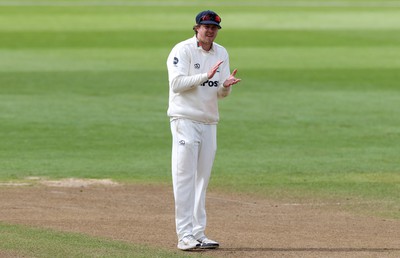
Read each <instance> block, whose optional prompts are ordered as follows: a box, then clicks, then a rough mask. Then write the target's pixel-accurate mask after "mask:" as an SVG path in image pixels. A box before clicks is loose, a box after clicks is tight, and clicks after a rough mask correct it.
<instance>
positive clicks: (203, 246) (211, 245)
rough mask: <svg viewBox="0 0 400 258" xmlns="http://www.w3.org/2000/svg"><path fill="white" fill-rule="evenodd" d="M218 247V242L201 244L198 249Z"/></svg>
mask: <svg viewBox="0 0 400 258" xmlns="http://www.w3.org/2000/svg"><path fill="white" fill-rule="evenodd" d="M218 247H219V245H218V244H201V245H200V249H217V248H218Z"/></svg>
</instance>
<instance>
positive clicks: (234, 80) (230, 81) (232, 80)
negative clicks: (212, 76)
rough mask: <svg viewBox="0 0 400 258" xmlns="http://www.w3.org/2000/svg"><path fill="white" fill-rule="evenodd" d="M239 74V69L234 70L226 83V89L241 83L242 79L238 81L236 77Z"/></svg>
mask: <svg viewBox="0 0 400 258" xmlns="http://www.w3.org/2000/svg"><path fill="white" fill-rule="evenodd" d="M236 73H237V69H235V70H233V72H232V74H231V75H230V76H229V78H228V79H227V80H226V81H225V82H224V84H223V86H224V87H225V88H228V87H231V86H232V85H234V84H236V83H238V82H240V81H241V79H238V78H236V77H235V75H236Z"/></svg>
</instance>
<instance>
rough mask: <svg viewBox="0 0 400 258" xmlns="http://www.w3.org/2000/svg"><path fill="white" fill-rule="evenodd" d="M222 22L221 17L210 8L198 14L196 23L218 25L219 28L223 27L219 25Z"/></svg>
mask: <svg viewBox="0 0 400 258" xmlns="http://www.w3.org/2000/svg"><path fill="white" fill-rule="evenodd" d="M220 22H221V17H219V16H218V14H216V13H215V12H213V11H210V10H207V11H202V12H200V13H199V14H198V15H197V16H196V24H213V25H216V26H217V27H218V28H219V29H221V26H220V25H219V23H220Z"/></svg>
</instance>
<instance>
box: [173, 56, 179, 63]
mask: <svg viewBox="0 0 400 258" xmlns="http://www.w3.org/2000/svg"><path fill="white" fill-rule="evenodd" d="M178 63H179V59H178V58H177V57H174V65H177V64H178Z"/></svg>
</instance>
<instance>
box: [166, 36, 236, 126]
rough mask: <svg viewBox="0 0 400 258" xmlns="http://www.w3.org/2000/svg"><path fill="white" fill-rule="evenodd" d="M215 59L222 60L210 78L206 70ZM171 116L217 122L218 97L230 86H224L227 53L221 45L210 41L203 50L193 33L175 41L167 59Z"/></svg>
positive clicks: (215, 61) (224, 94)
mask: <svg viewBox="0 0 400 258" xmlns="http://www.w3.org/2000/svg"><path fill="white" fill-rule="evenodd" d="M218 61H224V62H223V63H222V64H221V66H220V67H219V69H218V71H217V72H216V73H215V75H214V77H213V78H211V79H208V78H207V73H208V71H209V70H210V69H211V67H213V66H214V65H215V64H216V63H217V62H218ZM167 67H168V79H169V106H168V111H167V114H168V116H169V117H170V118H171V120H173V119H176V118H188V119H191V120H194V121H197V122H201V123H205V124H217V123H218V120H219V113H218V99H219V98H224V97H226V96H228V95H229V94H230V92H231V87H228V88H225V87H223V83H224V82H225V80H226V79H228V78H229V76H230V68H229V56H228V52H227V51H226V49H225V48H224V47H222V46H221V45H219V44H217V43H215V42H214V43H213V46H212V48H211V50H210V51H205V50H204V49H203V48H202V47H201V46H200V45H199V43H198V41H197V38H196V36H194V37H193V38H190V39H187V40H185V41H182V42H180V43H178V44H177V45H175V47H174V48H173V49H172V51H171V53H170V54H169V56H168V59H167Z"/></svg>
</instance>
